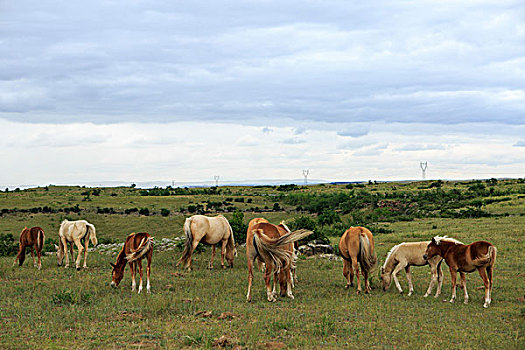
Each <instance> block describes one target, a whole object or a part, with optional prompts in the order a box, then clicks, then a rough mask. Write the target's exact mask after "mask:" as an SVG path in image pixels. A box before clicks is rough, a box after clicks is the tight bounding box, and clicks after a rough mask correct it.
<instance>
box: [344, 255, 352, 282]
mask: <svg viewBox="0 0 525 350" xmlns="http://www.w3.org/2000/svg"><path fill="white" fill-rule="evenodd" d="M351 268H352V265H350V261H348V260H343V276H344V277H345V279H346V286H345V288H349V287H350V286H352V285H353V283H351V282H350V281H351V280H350V269H351ZM352 277H353V276H352Z"/></svg>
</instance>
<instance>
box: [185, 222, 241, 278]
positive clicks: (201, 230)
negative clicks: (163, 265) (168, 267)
mask: <svg viewBox="0 0 525 350" xmlns="http://www.w3.org/2000/svg"><path fill="white" fill-rule="evenodd" d="M184 234H185V236H186V243H185V247H184V251H183V252H182V256H181V257H180V259H179V261H178V262H177V266H178V265H179V264H181V263H182V265H183V266H184V265H186V268H187V269H188V271H191V263H192V262H191V256H192V254H193V251H194V250H195V248H197V245H198V244H199V242H201V241H202V242H203V243H206V244H209V245H211V246H212V251H211V260H210V263H209V265H208V268H209V269H212V268H213V259H214V258H215V245H216V244H217V243H219V242H221V244H222V246H221V266H222V268H223V269H225V268H226V267H225V266H224V257H225V256H226V260H227V261H228V264H229V265H230V267H231V268H232V267H233V259H234V258H235V256H236V255H237V250H236V249H235V240H234V238H233V230H232V228H231V226H230V223H229V222H228V219H226V218H225V217H224V216H222V215H218V216H214V217H209V216H204V215H193V216H191V217H189V218H187V219H186V221H185V222H184Z"/></svg>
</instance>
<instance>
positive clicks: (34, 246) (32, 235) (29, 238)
mask: <svg viewBox="0 0 525 350" xmlns="http://www.w3.org/2000/svg"><path fill="white" fill-rule="evenodd" d="M45 239H46V235H45V234H44V230H42V228H41V227H38V226H37V227H31V228H27V227H24V229H23V230H22V233H20V247H19V248H18V255H17V256H16V259H15V262H14V263H13V265H16V262H17V261H18V265H19V266H22V264H23V263H24V260H25V259H26V247H30V248H31V257H32V258H33V266H35V267H38V269H39V270H40V269H41V268H42V261H41V257H42V248H43V247H44V241H45ZM33 250H36V255H37V256H38V265H37V264H36V262H35V254H34V252H33Z"/></svg>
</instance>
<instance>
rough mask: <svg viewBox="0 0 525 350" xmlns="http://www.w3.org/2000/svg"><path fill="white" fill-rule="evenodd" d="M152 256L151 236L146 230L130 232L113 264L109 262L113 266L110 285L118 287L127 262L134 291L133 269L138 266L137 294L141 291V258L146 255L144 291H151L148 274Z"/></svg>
mask: <svg viewBox="0 0 525 350" xmlns="http://www.w3.org/2000/svg"><path fill="white" fill-rule="evenodd" d="M152 256H153V238H152V237H151V236H150V234H149V233H147V232H139V233H132V234H130V235H129V236H128V237H127V238H126V242H125V243H124V246H123V247H122V250H121V251H120V253H119V254H118V256H117V261H116V263H115V264H112V263H110V265H111V266H112V267H113V271H112V274H111V286H112V287H114V288H116V287H118V285H119V283H120V281H122V278H123V277H124V268H125V267H126V263H127V262H129V269H130V272H131V291H132V292H134V291H135V287H136V282H135V271H136V267H137V265H138V267H139V275H140V282H139V290H138V294H140V292H142V259H143V258H144V257H146V259H147V260H148V265H147V267H146V279H147V282H146V291H147V292H148V293H150V292H151V286H150V283H149V276H150V272H151V257H152Z"/></svg>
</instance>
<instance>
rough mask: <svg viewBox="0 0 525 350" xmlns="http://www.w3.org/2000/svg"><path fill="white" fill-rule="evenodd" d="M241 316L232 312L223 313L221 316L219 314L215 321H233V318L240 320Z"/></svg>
mask: <svg viewBox="0 0 525 350" xmlns="http://www.w3.org/2000/svg"><path fill="white" fill-rule="evenodd" d="M240 317H241V315H237V314H234V313H233V312H223V313H222V314H220V316H219V317H217V319H219V320H233V319H235V318H240Z"/></svg>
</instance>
